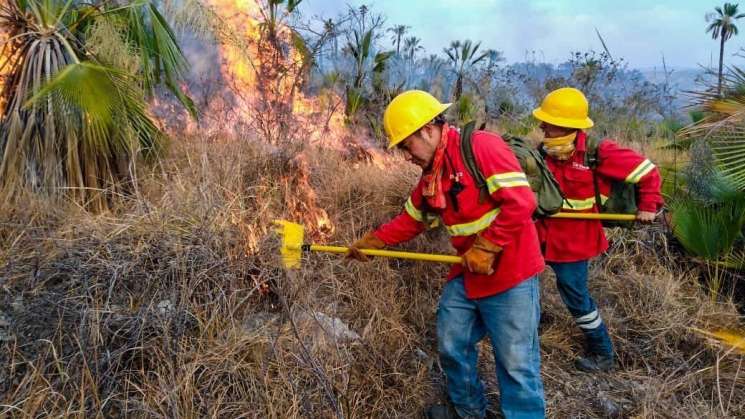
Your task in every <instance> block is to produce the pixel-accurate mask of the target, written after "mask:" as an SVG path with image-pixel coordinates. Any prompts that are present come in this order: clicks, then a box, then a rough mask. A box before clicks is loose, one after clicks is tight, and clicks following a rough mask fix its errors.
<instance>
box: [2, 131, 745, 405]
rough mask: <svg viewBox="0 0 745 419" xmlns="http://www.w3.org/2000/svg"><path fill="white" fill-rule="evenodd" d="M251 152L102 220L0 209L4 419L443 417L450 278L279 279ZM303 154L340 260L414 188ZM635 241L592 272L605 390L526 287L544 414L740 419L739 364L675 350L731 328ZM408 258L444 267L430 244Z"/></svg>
mask: <svg viewBox="0 0 745 419" xmlns="http://www.w3.org/2000/svg"><path fill="white" fill-rule="evenodd" d="M252 144H253V143H252V142H250V141H229V140H225V139H196V138H193V139H182V140H181V141H179V142H178V143H174V149H173V150H172V153H171V154H170V157H168V158H166V159H164V160H163V161H160V162H158V163H157V164H156V165H154V166H152V167H150V168H148V169H146V170H143V173H141V174H140V182H139V185H138V188H137V189H136V191H135V192H136V195H135V196H133V197H126V198H125V197H123V198H122V201H121V202H120V203H119V205H118V207H117V208H116V210H115V211H113V212H110V213H107V214H102V215H90V214H86V213H85V212H83V211H81V210H79V209H78V208H76V207H75V206H73V205H64V204H59V203H49V202H40V201H38V200H34V199H31V198H29V199H28V200H27V201H25V204H23V205H20V204H19V205H18V206H15V207H13V208H4V209H3V211H2V213H1V214H2V219H1V223H0V249H2V250H0V269H1V270H0V273H1V275H2V277H1V279H0V285H1V287H0V289H1V290H2V291H0V310H1V311H2V313H0V317H2V318H7V322H6V323H7V326H2V324H0V332H2V333H3V338H4V340H3V342H1V344H2V350H0V394H1V396H0V405H1V406H0V416H6V415H7V416H10V417H40V416H66V417H67V416H70V417H98V416H100V417H121V416H130V417H169V418H170V417H221V418H222V417H262V418H263V417H281V418H285V417H416V416H417V415H419V412H420V411H421V409H422V407H423V406H424V405H426V404H427V403H430V402H435V401H441V400H442V399H443V397H444V387H443V382H442V380H443V379H442V373H441V371H440V369H439V366H438V362H437V354H436V343H435V336H434V332H435V331H434V318H435V309H436V304H437V298H438V295H439V290H440V287H441V284H442V280H441V278H442V277H443V276H444V274H445V271H446V269H447V267H445V266H441V265H436V264H423V263H413V262H403V261H396V260H375V261H373V262H371V263H368V264H356V263H349V262H347V261H345V260H343V259H341V258H339V257H337V256H328V255H322V254H316V255H312V256H310V257H308V258H307V259H305V260H304V262H303V263H304V266H303V269H302V270H300V271H298V272H295V273H291V274H287V273H285V272H284V271H283V270H282V269H281V268H280V265H279V260H278V258H277V253H278V252H277V247H278V241H277V238H276V237H275V236H274V235H273V234H272V233H271V230H270V225H271V223H270V222H271V220H273V219H275V218H295V217H298V216H301V215H302V214H292V213H288V207H287V206H286V205H285V203H286V202H287V199H288V196H290V195H291V194H292V193H293V191H292V190H290V189H291V187H292V186H291V185H292V182H288V181H284V180H287V179H290V180H291V179H292V177H293V175H294V172H293V171H294V170H296V168H295V167H294V166H293V165H292V164H288V161H290V158H289V157H291V156H292V154H289V153H287V152H284V153H283V152H280V151H276V150H271V149H265V148H262V147H258V146H255V145H252ZM305 155H306V158H307V161H308V162H309V164H308V167H310V170H311V172H310V183H311V185H312V186H313V188H314V190H315V193H316V200H317V205H318V206H319V207H320V208H322V209H325V210H326V212H327V213H328V214H329V216H330V217H331V222H332V223H333V224H334V226H335V227H336V229H335V232H334V234H333V236H332V237H331V238H330V239H329V241H332V242H336V243H347V242H349V241H351V240H352V239H353V238H355V237H357V236H359V235H360V234H362V233H364V232H365V231H366V230H367V229H369V228H371V227H373V226H374V225H376V224H377V223H380V222H383V221H385V220H386V219H388V218H389V217H390V216H391V215H393V214H395V213H397V212H398V211H399V210H400V208H401V206H402V204H403V202H404V199H405V197H406V194H407V193H408V191H409V189H410V187H411V186H412V184H413V182H414V180H415V178H416V175H417V174H416V171H415V170H414V169H412V168H410V167H407V166H403V165H402V163H400V162H397V161H394V162H392V163H391V162H388V163H385V162H384V163H381V164H382V166H377V165H375V164H366V163H356V162H352V161H348V160H345V159H344V158H343V157H341V156H337V155H336V154H334V153H330V152H324V153H321V152H315V151H312V150H306V151H305ZM386 164H387V166H386ZM391 164H392V165H391ZM402 168H403V169H402ZM288 188H289V189H288ZM288 194H289V195H288ZM637 233H638V234H633V235H631V234H628V233H618V234H619V235H618V236H616V237H615V238H614V246H613V248H612V249H611V251H610V252H609V254H608V255H607V256H605V257H603V258H601V259H599V260H597V261H596V262H594V264H593V280H592V281H593V284H592V286H593V289H594V290H596V295H597V297H598V299H599V300H600V301H601V306H602V307H603V310H604V312H603V315H604V318H605V319H606V321H607V322H608V324H609V327H610V329H611V332H612V334H613V337H614V339H615V341H616V344H617V351H618V355H619V360H620V368H619V371H617V372H615V373H613V374H605V375H600V376H587V375H582V374H580V373H577V372H575V371H574V370H573V367H572V358H573V355H574V354H575V353H576V352H577V351H578V350H579V344H578V342H580V340H579V336H578V331H577V330H576V329H575V328H574V326H573V324H572V322H571V319H570V317H569V315H568V314H567V313H566V312H565V309H564V307H563V305H562V304H561V302H560V300H559V299H558V296H557V293H556V291H555V287H554V285H553V280H552V277H551V274H550V273H546V275H544V281H543V282H544V287H543V298H544V309H543V311H544V315H543V321H542V325H541V330H542V336H543V337H542V341H543V345H542V346H543V360H544V369H543V371H544V379H545V383H546V389H547V392H546V394H547V401H548V406H549V414H550V415H551V416H553V417H608V416H614V415H616V416H620V417H677V418H680V417H722V416H725V417H726V416H730V417H736V416H740V415H742V412H743V411H745V391H743V390H745V374H743V373H742V372H741V371H740V366H741V363H742V355H737V354H735V353H726V352H725V351H724V350H723V349H721V348H719V347H717V346H714V345H711V344H709V343H707V342H705V341H704V340H702V338H701V337H699V336H697V335H695V334H693V333H692V332H691V331H690V328H691V327H692V326H695V327H699V328H717V327H733V326H736V325H737V324H738V323H737V322H738V318H737V313H736V310H735V309H734V307H733V306H732V304H729V303H722V302H720V303H714V302H712V301H711V300H710V298H708V297H707V296H706V295H705V293H704V292H702V290H700V289H699V287H698V286H697V285H696V284H697V281H696V278H695V276H696V273H695V272H694V271H681V270H680V269H679V268H678V259H677V258H679V256H677V255H676V254H674V252H672V253H671V252H667V251H666V249H667V248H668V247H667V243H666V241H665V240H666V235H665V234H664V232H660V231H654V230H649V229H647V230H642V231H640V232H637ZM405 247H407V248H412V249H414V248H416V249H417V250H421V251H440V252H444V251H448V244H447V240H446V237H445V236H444V235H443V233H442V232H441V231H431V232H427V233H426V234H425V235H423V237H420V238H418V239H417V240H414V241H413V242H412V243H409V244H407V245H406V246H405ZM329 319H331V321H329ZM342 322H343V323H344V325H346V326H347V327H348V330H347V329H345V328H343V327H342V326H341V323H342ZM3 324H4V323H3ZM484 345H487V344H484ZM488 358H489V357H484V359H483V362H482V364H483V368H484V370H485V371H490V370H491V368H492V366H491V365H490V361H489V359H488ZM485 378H486V381H487V388H488V389H489V391H490V397H491V398H492V399H493V401H496V398H497V397H498V396H497V390H496V386H495V384H494V379H493V377H492V376H491V375H488V374H487V375H485Z"/></svg>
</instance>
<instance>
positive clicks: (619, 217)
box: [549, 212, 636, 221]
mask: <svg viewBox="0 0 745 419" xmlns="http://www.w3.org/2000/svg"><path fill="white" fill-rule="evenodd" d="M549 218H571V219H574V220H612V221H636V214H595V213H587V212H557V213H556V214H553V215H549Z"/></svg>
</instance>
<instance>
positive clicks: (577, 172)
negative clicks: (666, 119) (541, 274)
mask: <svg viewBox="0 0 745 419" xmlns="http://www.w3.org/2000/svg"><path fill="white" fill-rule="evenodd" d="M588 111H589V105H588V103H587V99H586V98H585V95H584V94H582V92H580V91H579V90H577V89H574V88H569V87H565V88H561V89H558V90H555V91H553V92H551V93H549V94H548V95H547V96H546V98H545V99H544V100H543V102H542V103H541V106H540V107H538V108H536V109H535V110H534V111H533V116H535V118H537V119H538V120H540V121H541V125H540V128H541V130H542V131H543V133H544V136H545V138H544V140H543V143H542V145H541V147H542V148H543V151H544V152H545V154H546V163H547V165H548V168H549V170H551V172H552V173H553V175H554V176H555V177H556V180H557V181H558V182H559V185H560V187H561V190H562V192H564V195H565V197H566V199H565V201H564V207H563V208H562V211H566V212H598V208H597V205H596V195H595V185H594V182H593V175H595V176H597V181H598V189H599V192H600V199H601V200H604V199H607V197H608V196H609V195H610V189H611V186H610V181H611V180H621V181H625V182H627V183H633V184H636V185H637V186H638V189H637V190H638V213H637V219H638V220H639V221H642V222H652V221H653V220H654V218H655V215H656V212H657V211H658V210H659V209H660V208H661V207H662V203H663V201H662V196H661V195H660V185H661V178H660V174H659V171H658V170H657V168H656V167H655V165H654V164H652V162H651V161H649V160H648V159H647V158H645V157H644V156H642V155H640V154H639V153H637V152H635V151H633V150H630V149H628V148H624V147H621V146H619V145H618V144H617V143H616V142H614V141H612V140H607V139H606V140H603V141H601V142H599V143H598V146H597V166H596V167H595V168H594V172H595V173H594V174H593V169H592V168H590V167H587V166H586V165H585V161H586V160H585V153H587V152H588V150H587V143H588V140H587V134H586V133H585V132H584V131H583V130H584V129H587V128H590V127H592V126H593V122H592V120H591V119H590V118H589V117H588ZM538 232H539V235H540V238H541V244H542V246H543V248H544V257H545V260H546V262H547V263H548V264H549V266H551V268H552V269H553V270H554V272H555V273H556V284H557V288H558V289H559V293H560V295H561V298H562V300H563V301H564V304H566V306H567V308H568V309H569V312H570V313H571V314H572V316H573V317H574V320H575V322H576V323H577V326H578V327H579V328H580V329H581V330H582V332H583V333H584V335H585V342H586V353H585V355H584V356H581V357H578V358H577V360H576V361H575V365H576V367H577V368H578V369H580V370H582V371H587V372H595V371H608V370H610V369H612V368H613V366H614V354H613V346H612V344H611V340H610V336H609V334H608V329H607V328H606V326H605V323H604V322H603V320H602V317H601V316H600V312H599V311H598V307H597V305H596V304H595V301H594V300H593V299H592V297H591V296H590V293H589V290H588V287H587V277H588V262H589V259H590V258H593V257H595V256H597V255H599V254H601V253H602V252H604V251H605V250H606V249H607V248H608V242H607V240H606V238H605V234H604V232H603V226H602V224H601V222H600V221H596V220H592V221H590V220H571V219H558V218H546V219H543V220H541V221H539V222H538Z"/></svg>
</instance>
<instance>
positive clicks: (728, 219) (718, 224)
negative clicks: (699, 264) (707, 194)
mask: <svg viewBox="0 0 745 419" xmlns="http://www.w3.org/2000/svg"><path fill="white" fill-rule="evenodd" d="M670 207H671V210H672V214H673V218H672V224H673V234H674V235H675V237H676V238H677V239H678V240H679V241H680V243H681V244H682V245H683V247H685V249H686V250H687V251H689V252H690V253H692V254H694V255H696V256H699V257H701V258H704V259H706V260H710V261H717V260H719V259H720V258H722V257H723V256H724V255H726V254H727V253H728V252H729V251H730V250H731V249H732V245H733V244H734V242H735V240H736V239H737V238H738V236H739V235H740V232H741V231H742V227H743V222H744V221H745V217H744V216H743V214H745V198H742V197H741V198H740V199H737V200H733V201H729V202H724V203H719V204H715V205H705V204H702V203H700V202H697V201H695V200H692V199H679V200H675V201H673V202H671V204H670Z"/></svg>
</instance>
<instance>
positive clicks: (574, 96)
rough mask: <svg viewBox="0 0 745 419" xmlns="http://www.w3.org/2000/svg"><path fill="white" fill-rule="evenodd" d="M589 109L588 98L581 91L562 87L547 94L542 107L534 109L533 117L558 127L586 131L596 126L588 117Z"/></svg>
mask: <svg viewBox="0 0 745 419" xmlns="http://www.w3.org/2000/svg"><path fill="white" fill-rule="evenodd" d="M589 108H590V105H589V104H588V103H587V98H586V97H585V95H584V94H583V93H582V92H581V91H579V90H577V89H575V88H573V87H562V88H561V89H556V90H554V91H553V92H551V93H549V94H547V95H546V97H545V98H544V99H543V102H542V103H541V106H539V107H537V108H535V109H533V116H534V117H536V119H538V120H539V121H543V122H547V123H549V124H551V125H556V126H558V127H564V128H577V129H585V128H590V127H592V126H593V125H594V124H593V122H592V119H590V118H589V117H588V116H587V114H588V112H589Z"/></svg>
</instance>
